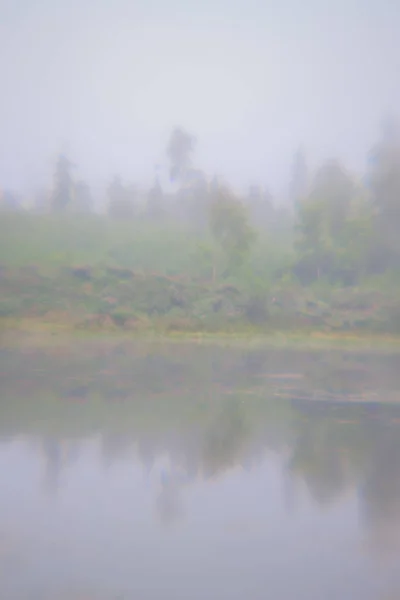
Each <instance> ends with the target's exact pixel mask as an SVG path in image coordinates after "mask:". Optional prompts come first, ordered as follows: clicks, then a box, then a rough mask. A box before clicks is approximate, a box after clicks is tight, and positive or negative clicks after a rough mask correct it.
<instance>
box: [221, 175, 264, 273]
mask: <svg viewBox="0 0 400 600" xmlns="http://www.w3.org/2000/svg"><path fill="white" fill-rule="evenodd" d="M209 218H210V229H211V233H212V236H213V237H214V240H215V241H216V243H217V244H218V246H219V248H220V250H221V251H222V257H223V262H224V268H225V272H226V273H227V274H231V273H234V272H235V271H237V269H238V268H240V267H241V266H242V265H243V263H244V262H245V261H246V260H247V259H248V258H249V255H250V250H251V248H252V246H253V244H254V242H255V240H256V232H255V230H254V229H253V228H252V227H251V225H250V222H249V214H248V210H247V209H246V207H245V206H244V204H242V203H241V202H240V201H239V200H238V199H237V198H236V197H235V196H234V195H233V194H232V193H231V192H230V191H229V190H228V189H227V188H225V187H222V186H219V187H218V189H217V190H216V191H215V192H214V194H213V196H212V199H211V204H210V216H209Z"/></svg>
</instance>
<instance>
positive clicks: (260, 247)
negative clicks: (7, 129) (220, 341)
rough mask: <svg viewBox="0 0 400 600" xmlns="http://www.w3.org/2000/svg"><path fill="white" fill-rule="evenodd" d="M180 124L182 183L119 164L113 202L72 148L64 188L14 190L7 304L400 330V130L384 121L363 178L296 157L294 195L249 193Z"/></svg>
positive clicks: (175, 168) (7, 234)
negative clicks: (89, 178) (86, 174)
mask: <svg viewBox="0 0 400 600" xmlns="http://www.w3.org/2000/svg"><path fill="white" fill-rule="evenodd" d="M194 148H195V140H194V138H193V137H192V136H191V135H189V134H188V133H187V132H185V131H184V130H182V129H179V128H178V129H176V130H174V131H173V132H172V134H171V138H170V141H169V144H168V147H167V149H166V157H167V160H168V165H169V170H170V178H171V181H172V182H173V183H174V186H175V189H174V191H173V192H171V193H166V192H164V191H163V189H162V186H161V184H160V181H159V178H158V176H157V171H156V177H155V181H154V185H153V186H152V188H151V189H150V190H145V191H143V190H139V188H137V187H136V186H134V185H128V184H125V183H124V182H122V181H121V179H120V178H119V177H117V176H116V177H115V178H114V179H113V181H112V182H111V184H110V186H109V188H108V189H107V195H106V204H105V208H106V212H105V213H104V211H103V212H102V211H101V210H100V203H99V201H98V200H97V199H96V202H95V201H94V199H93V197H92V194H91V190H90V187H89V186H88V184H87V183H86V182H84V181H81V180H79V179H77V178H76V177H75V172H76V168H75V167H74V165H73V164H72V163H71V162H70V160H69V159H68V158H67V157H66V156H64V155H60V156H59V158H58V161H57V164H56V166H55V173H54V181H53V185H52V189H51V191H50V192H49V193H48V194H42V195H41V196H40V197H38V198H36V200H35V203H34V206H25V207H24V206H23V203H22V201H20V200H19V198H18V196H17V195H16V194H13V193H12V192H10V191H6V192H4V193H3V194H2V203H1V207H2V211H1V213H0V269H1V271H0V277H1V291H2V293H1V301H0V316H1V317H3V318H8V319H15V318H17V319H19V318H25V317H36V318H40V319H45V320H50V321H51V320H55V321H60V320H61V321H63V322H66V323H68V324H69V325H71V324H72V325H74V326H78V327H88V328H94V329H98V328H120V329H127V330H131V331H139V330H146V329H157V330H162V331H166V330H167V331H174V330H175V331H202V330H208V331H209V330H211V331H225V330H228V331H235V330H238V329H243V328H250V329H255V328H256V329H258V330H262V331H268V330H277V329H279V330H287V329H303V328H306V329H322V330H328V331H332V330H338V331H360V330H364V331H368V332H381V333H393V334H395V333H400V301H399V299H400V241H399V240H400V238H399V232H400V130H399V128H398V126H397V123H396V121H395V120H393V119H392V120H389V121H387V122H386V123H385V125H384V127H383V128H382V134H381V137H380V140H379V141H378V143H377V144H376V146H375V148H374V149H373V150H372V151H371V152H370V154H369V161H368V165H367V169H366V172H365V173H364V174H363V177H362V178H357V177H355V176H354V175H353V174H350V173H349V172H348V171H347V170H346V169H345V168H344V166H343V165H342V164H340V162H338V161H334V160H332V161H329V162H327V163H326V164H323V165H322V166H321V167H320V168H318V169H317V170H316V172H310V170H309V169H308V167H307V162H306V157H305V154H304V152H302V151H299V152H298V153H297V154H296V155H295V158H294V161H293V168H292V174H291V179H290V185H289V188H290V197H289V198H288V199H286V201H285V202H284V201H283V200H282V201H280V202H274V199H273V198H272V197H271V194H270V193H269V192H268V190H266V189H261V188H259V187H257V186H252V187H251V189H250V190H249V191H248V192H247V193H246V194H242V195H238V194H236V193H234V192H233V191H232V190H231V189H230V188H229V186H227V185H226V184H225V183H222V182H221V181H219V180H218V178H216V177H214V178H213V179H209V178H208V177H207V176H206V175H205V174H204V173H203V172H202V171H201V170H199V169H197V168H194V166H193V162H192V159H193V152H194Z"/></svg>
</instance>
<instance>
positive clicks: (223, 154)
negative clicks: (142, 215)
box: [0, 0, 400, 198]
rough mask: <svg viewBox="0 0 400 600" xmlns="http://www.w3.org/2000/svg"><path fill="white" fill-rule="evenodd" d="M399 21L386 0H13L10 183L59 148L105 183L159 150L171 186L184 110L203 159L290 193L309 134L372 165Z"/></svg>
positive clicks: (6, 112) (37, 176) (145, 169)
mask: <svg viewBox="0 0 400 600" xmlns="http://www.w3.org/2000/svg"><path fill="white" fill-rule="evenodd" d="M399 30H400V9H399V7H398V6H397V5H396V2H391V1H389V0H386V1H383V2H382V1H380V2H378V1H377V0H370V1H368V2H365V1H364V2H362V1H361V0H355V1H349V0H340V1H338V2H335V3H328V2H315V1H312V0H307V1H306V2H294V1H293V0H292V1H288V0H286V2H282V3H279V5H278V4H276V3H272V2H262V1H261V0H250V1H248V2H246V3H245V2H232V1H228V0H213V2H211V1H210V0H205V1H204V2H202V3H195V2H193V1H188V2H179V1H178V0H171V1H170V2H168V3H167V2H163V1H161V0H153V1H150V0H146V1H144V0H136V1H134V2H132V1H130V0H115V1H114V2H112V3H111V2H106V1H105V0H96V1H94V0H69V1H68V2H66V1H64V2H60V1H58V2H56V1H54V0H37V1H36V2H31V1H29V0H1V2H0V73H1V93H0V139H1V142H2V143H1V154H0V187H1V188H11V189H17V190H20V191H21V192H22V193H24V194H26V193H29V192H30V191H31V190H33V189H36V188H38V187H41V186H48V185H49V181H50V178H51V173H52V171H53V169H54V161H55V158H56V155H57V154H58V153H59V152H60V151H66V152H67V153H68V155H69V156H70V158H71V160H73V161H74V162H75V163H76V164H77V165H78V166H79V176H80V177H82V178H83V179H85V180H87V181H88V183H89V184H90V185H91V187H92V188H93V189H94V190H102V189H103V188H104V186H105V185H106V184H108V182H109V181H110V179H111V178H112V176H113V175H114V174H115V173H119V174H120V175H121V176H122V177H123V178H126V179H127V180H129V181H134V182H139V183H141V184H143V185H144V186H147V185H149V184H151V182H152V181H153V178H154V167H155V165H156V164H159V165H160V168H159V173H160V180H161V184H162V185H163V186H166V185H167V184H168V169H167V165H166V164H165V162H166V161H165V152H164V150H165V145H166V141H167V139H168V136H169V135H170V132H171V129H172V128H173V127H175V126H177V125H180V126H183V127H185V128H186V129H187V130H189V131H190V132H193V133H194V134H195V135H196V136H197V138H198V140H199V144H198V147H197V148H196V164H197V165H198V166H199V168H201V169H204V171H205V172H207V173H209V174H210V175H211V174H213V173H217V174H219V175H221V176H223V177H225V178H226V179H228V180H229V181H230V182H231V183H232V184H233V185H234V186H238V187H241V188H245V187H246V186H248V185H250V184H252V183H258V184H260V185H268V186H269V187H270V189H272V191H273V193H274V194H275V195H276V196H277V197H278V198H284V197H285V194H286V193H287V180H288V171H289V169H290V164H291V161H292V157H293V153H294V152H295V150H296V149H297V148H298V147H299V145H300V144H302V145H303V146H304V147H305V148H306V151H307V157H308V160H309V163H310V165H311V166H314V165H315V166H316V165H317V164H319V163H321V162H323V161H324V160H325V159H327V158H329V157H331V156H334V157H337V158H339V159H341V160H343V161H344V162H345V163H346V164H347V165H348V167H349V168H351V169H353V170H355V171H357V170H359V171H361V170H362V169H363V167H364V165H365V160H366V153H367V151H368V149H369V148H370V147H371V145H372V144H373V143H374V140H375V139H376V137H377V131H378V127H379V122H380V120H381V119H382V116H383V115H384V114H386V113H387V112H390V111H392V110H394V109H395V108H396V107H398V106H399V104H400V79H399V77H398V73H399V68H400V47H399V41H398V36H396V32H397V31H399ZM396 37H397V39H396Z"/></svg>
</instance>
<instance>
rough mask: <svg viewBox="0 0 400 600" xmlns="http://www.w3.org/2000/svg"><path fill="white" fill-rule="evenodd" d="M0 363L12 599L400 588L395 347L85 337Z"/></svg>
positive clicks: (14, 352) (2, 524)
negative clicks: (355, 349) (374, 349)
mask: <svg viewBox="0 0 400 600" xmlns="http://www.w3.org/2000/svg"><path fill="white" fill-rule="evenodd" d="M0 364H1V379H2V382H3V384H2V395H1V400H0V411H1V415H0V416H1V418H0V432H1V443H0V486H1V496H0V573H1V577H0V596H1V597H2V598H4V599H5V598H7V599H10V600H14V599H16V600H25V599H26V600H28V599H29V600H31V599H35V600H36V599H37V600H39V599H44V600H47V599H49V600H50V598H51V599H52V600H54V599H58V598H60V599H67V598H68V599H74V600H75V599H78V598H79V599H80V598H101V599H103V598H104V599H117V598H124V599H128V600H130V599H131V598H132V599H136V598H144V599H150V600H156V599H158V598H182V599H183V598H188V597H190V598H194V599H196V600H197V599H203V598H208V599H210V598H218V599H229V600H230V599H232V598H234V599H236V598H237V599H239V598H244V597H249V598H252V599H259V598H260V599H261V598H266V597H267V598H280V599H284V600H286V599H291V598H296V599H301V600H302V599H309V598H324V599H329V600H330V599H339V598H340V599H341V600H343V599H347V598H348V599H349V600H350V599H351V600H354V599H356V598H363V599H369V598H371V599H378V598H379V599H381V598H383V599H386V598H392V597H396V596H395V594H396V593H398V592H399V590H400V575H399V573H398V564H399V562H398V561H399V558H400V529H399V524H400V469H399V465H400V460H399V459H400V408H398V407H397V406H398V405H396V399H397V400H398V399H399V397H400V385H399V384H400V378H399V377H400V376H399V374H398V368H397V366H396V365H398V354H397V355H396V354H391V353H387V354H381V355H378V354H371V352H362V353H360V352H359V353H343V352H339V351H331V352H320V351H318V352H315V351H314V352H313V351H298V350H296V351H295V350H291V351H289V350H271V349H268V348H262V347H259V348H252V349H250V348H249V349H247V350H246V349H243V348H242V349H240V348H230V349H227V348H225V349H222V348H220V347H214V346H203V345H200V346H198V345H188V344H183V345H180V344H172V345H168V344H166V345H165V344H160V343H157V344H143V343H140V344H139V343H131V342H122V343H115V342H103V343H102V344H100V345H94V344H91V343H89V342H88V343H86V344H84V343H80V344H77V345H74V346H72V345H62V344H60V345H57V346H52V347H50V348H47V349H46V348H43V349H42V350H39V349H33V348H30V347H29V346H28V347H25V348H20V349H17V348H14V349H13V348H8V349H4V350H2V355H1V363H0ZM333 400H335V402H333ZM362 400H363V402H361V401H362Z"/></svg>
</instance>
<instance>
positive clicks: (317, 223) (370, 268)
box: [1, 118, 400, 285]
mask: <svg viewBox="0 0 400 600" xmlns="http://www.w3.org/2000/svg"><path fill="white" fill-rule="evenodd" d="M195 148H196V138H195V137H194V136H193V135H191V134H190V133H188V132H187V131H185V130H184V129H183V128H181V127H176V128H175V129H174V130H173V131H172V133H171V135H170V138H169V140H168V144H167V147H166V149H165V156H166V159H167V162H168V169H169V178H170V181H171V182H174V183H175V187H176V191H175V192H174V193H170V194H167V193H165V192H164V190H163V189H162V186H161V183H160V180H159V177H158V173H157V170H156V174H155V178H154V182H153V185H152V186H151V188H150V189H149V190H147V191H146V192H145V194H143V193H140V192H139V190H138V188H137V187H136V186H135V185H131V184H126V183H124V182H123V181H122V180H121V178H120V177H119V176H115V177H114V179H113V180H112V181H111V182H110V184H109V186H108V188H107V191H106V212H107V214H108V216H109V217H110V218H112V219H115V220H125V221H126V220H129V219H135V218H137V219H139V218H140V219H143V218H145V219H146V218H147V219H151V220H152V221H156V222H160V223H162V222H165V221H168V220H169V221H171V220H173V221H179V222H181V223H186V224H188V225H190V226H191V227H195V228H196V229H198V230H199V231H207V232H208V233H209V234H210V238H211V239H212V240H213V243H212V244H211V245H210V244H208V245H205V246H204V248H203V250H204V252H205V253H206V254H212V256H213V261H214V265H215V271H217V270H219V271H220V272H223V273H224V274H230V273H233V272H234V271H235V270H237V269H240V268H243V266H244V265H246V263H247V262H248V259H249V257H250V255H251V251H252V248H253V246H254V245H255V244H256V243H257V239H258V238H259V237H260V236H263V235H268V233H269V232H271V231H274V232H275V234H276V232H277V231H282V235H283V233H284V232H290V234H291V235H290V239H292V240H293V248H292V250H293V260H292V262H291V264H290V265H289V266H288V270H289V271H290V274H291V276H293V277H295V278H297V279H298V280H300V282H302V283H305V284H309V283H312V282H314V281H318V280H328V281H330V282H331V283H336V282H337V283H341V284H344V285H355V284H357V282H359V281H360V280H362V279H363V278H364V277H368V276H369V275H375V274H380V273H383V272H385V271H387V270H390V269H392V270H396V269H398V267H399V265H400V241H399V240H400V238H399V233H400V127H399V124H398V122H397V120H396V119H395V118H388V119H386V120H385V121H384V123H383V125H382V128H381V134H380V137H379V139H378V141H377V143H376V144H375V146H374V147H373V149H372V150H371V151H370V153H369V155H368V165H367V169H366V172H365V174H364V177H363V178H357V177H356V176H355V175H354V174H352V173H351V172H349V170H347V169H346V168H345V166H344V165H343V164H342V163H341V162H340V161H338V160H330V161H327V162H325V163H324V164H322V165H321V166H320V167H319V168H318V169H317V170H316V172H315V173H311V172H310V171H309V169H308V166H307V161H306V155H305V152H304V150H302V149H299V150H298V152H297V153H296V154H295V156H294V160H293V164H292V168H291V177H290V185H289V195H290V204H289V205H286V206H285V207H282V206H281V207H280V208H279V207H277V206H274V203H273V199H272V197H271V194H270V193H269V191H268V190H267V189H263V188H261V187H259V186H252V187H251V188H250V189H249V190H248V192H247V194H245V195H242V196H239V195H238V194H236V193H235V192H234V191H233V190H232V189H231V188H230V187H229V186H228V185H227V184H226V183H225V182H221V181H220V180H219V179H218V178H217V177H213V178H209V177H207V175H206V174H205V173H204V172H203V171H202V170H201V169H199V168H197V167H196V166H195V164H194V160H193V157H194V153H195ZM74 174H75V165H74V164H73V163H72V162H71V161H70V159H69V158H68V157H67V156H66V155H65V154H60V155H59V156H58V158H57V161H56V164H55V169H54V174H53V185H52V191H51V194H50V196H49V197H48V198H47V199H46V202H42V206H41V208H42V210H44V211H47V212H52V213H56V214H60V215H63V214H67V213H81V214H82V213H91V212H94V208H95V207H94V201H93V196H92V193H91V190H90V187H89V185H88V184H87V183H86V182H85V181H83V180H79V179H76V178H75V177H74ZM1 206H2V208H3V209H8V210H15V209H18V207H19V201H18V198H17V197H16V196H15V195H13V194H12V193H11V192H3V194H2V202H1ZM266 260H268V257H266Z"/></svg>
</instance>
